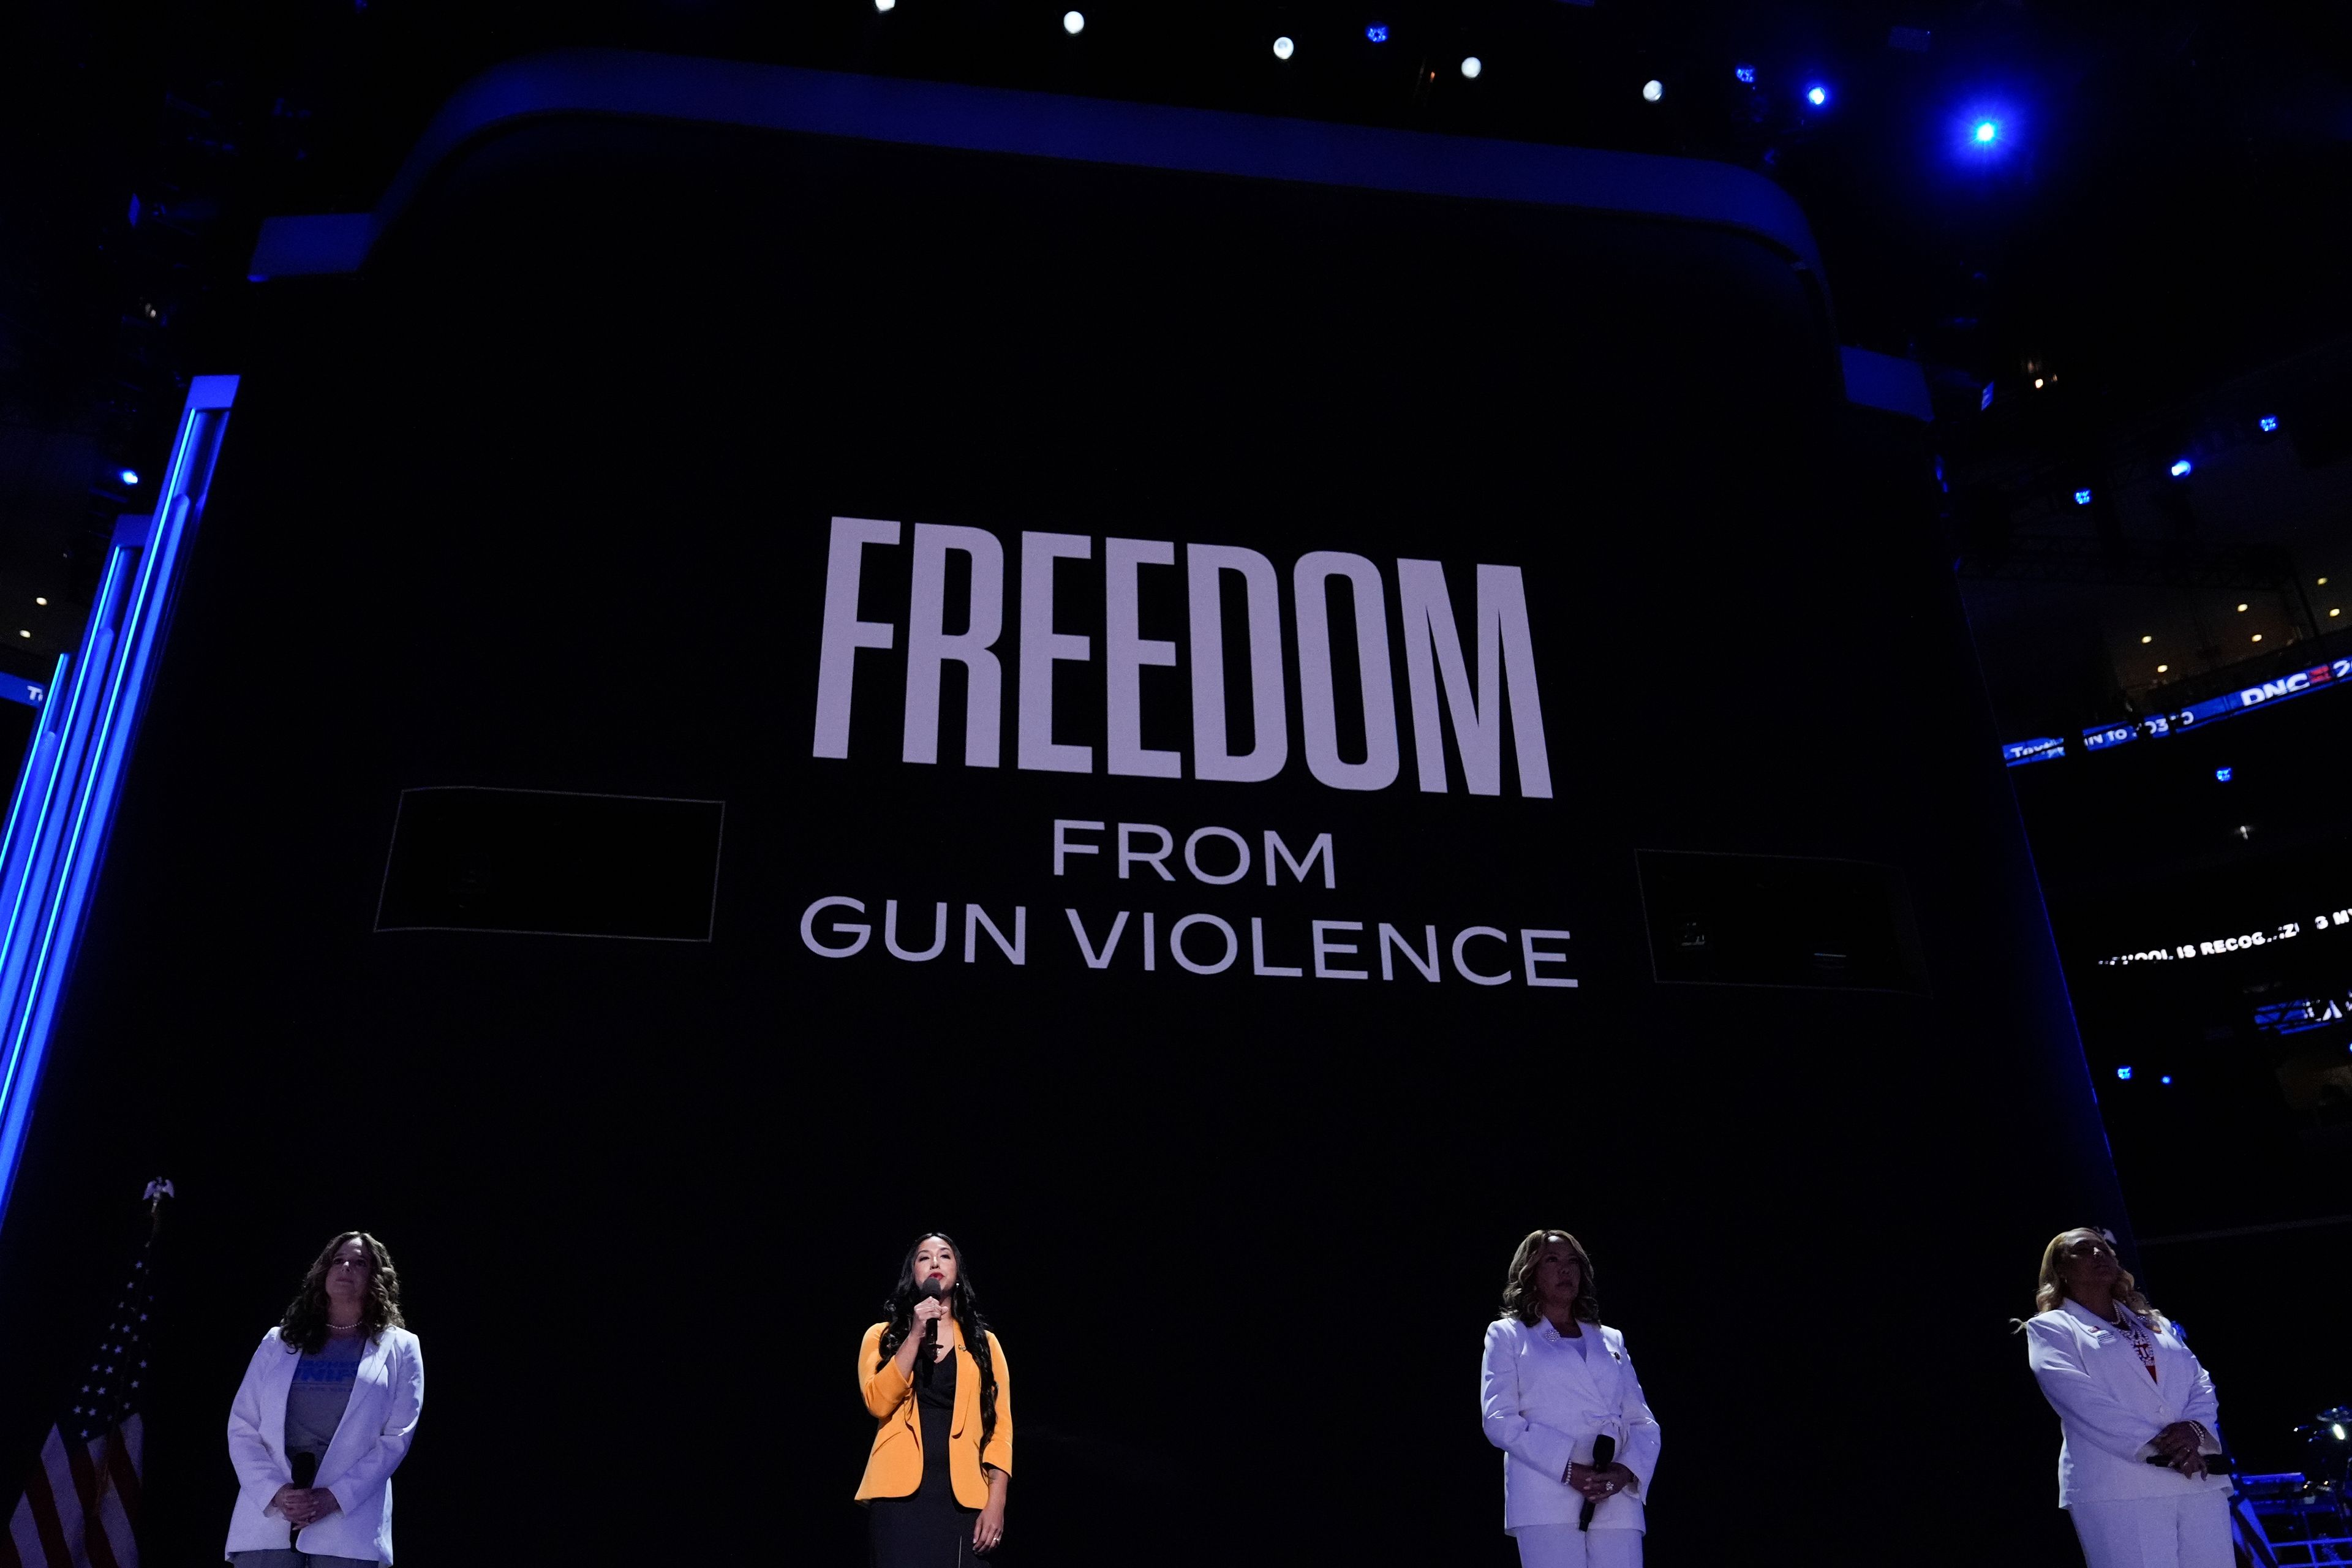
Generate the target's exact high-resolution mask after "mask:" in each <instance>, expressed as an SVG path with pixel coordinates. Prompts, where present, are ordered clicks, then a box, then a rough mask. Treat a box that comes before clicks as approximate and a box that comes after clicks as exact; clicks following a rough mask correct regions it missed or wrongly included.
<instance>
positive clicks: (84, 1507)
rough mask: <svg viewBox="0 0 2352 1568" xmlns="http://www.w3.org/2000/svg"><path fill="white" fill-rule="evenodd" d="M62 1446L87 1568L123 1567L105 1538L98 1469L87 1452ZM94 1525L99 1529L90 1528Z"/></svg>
mask: <svg viewBox="0 0 2352 1568" xmlns="http://www.w3.org/2000/svg"><path fill="white" fill-rule="evenodd" d="M62 1447H64V1448H65V1451H66V1468H67V1469H68V1471H69V1472H70V1473H71V1474H72V1476H73V1489H74V1496H75V1497H77V1498H79V1499H80V1500H81V1523H82V1528H81V1543H82V1550H83V1551H84V1552H89V1563H90V1568H122V1564H121V1563H117V1562H116V1561H115V1560H114V1543H113V1542H110V1541H109V1540H107V1538H106V1524H105V1503H104V1500H102V1499H101V1498H100V1496H99V1491H98V1489H99V1477H98V1469H97V1467H95V1466H94V1465H92V1464H91V1463H90V1462H89V1447H86V1446H85V1445H83V1444H80V1443H67V1444H64V1445H62ZM93 1524H95V1525H96V1526H97V1527H98V1528H96V1529H94V1530H93V1529H92V1528H90V1527H91V1526H92V1525H93Z"/></svg>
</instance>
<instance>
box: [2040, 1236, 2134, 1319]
mask: <svg viewBox="0 0 2352 1568" xmlns="http://www.w3.org/2000/svg"><path fill="white" fill-rule="evenodd" d="M2078 1241H2095V1242H2098V1243H2100V1244H2101V1245H2102V1246H2104V1247H2107V1248H2108V1249H2109V1250H2110V1251H2112V1250H2114V1247H2115V1245H2116V1244H2115V1240H2114V1238H2113V1237H2109V1236H2108V1235H2107V1233H2106V1232H2105V1231H2104V1230H2100V1229H2098V1228H2097V1227H2096V1226H2087V1225H2078V1226H2075V1227H2074V1229H2072V1230H2062V1231H2060V1232H2059V1233H2058V1234H2057V1235H2055V1236H2053V1237H2051V1238H2050V1245H2049V1246H2047V1247H2043V1248H2042V1279H2041V1282H2040V1283H2039V1284H2038V1285H2036V1286H2035V1288H2034V1291H2033V1310H2035V1311H2037V1312H2053V1311H2055V1310H2058V1307H2059V1305H2060V1303H2062V1302H2063V1301H2064V1300H2066V1280H2065V1277H2064V1275H2063V1274H2062V1273H2061V1272H2060V1270H2059V1265H2060V1264H2061V1263H2063V1261H2064V1260H2065V1257H2066V1251H2067V1249H2068V1248H2069V1247H2073V1246H2074V1244H2075V1243H2076V1242H2078ZM2116 1300H2118V1301H2121V1302H2122V1303H2123V1304H2124V1305H2125V1306H2126V1307H2129V1308H2130V1309H2131V1310H2133V1311H2135V1312H2137V1313H2138V1314H2139V1315H2140V1316H2141V1317H2143V1318H2145V1319H2147V1321H2148V1322H2149V1323H2150V1324H2151V1325H2153V1326H2155V1327H2157V1328H2162V1327H2163V1326H2164V1314H2163V1313H2162V1312H2159V1311H2158V1310H2156V1309H2155V1308H2154V1307H2152V1306H2150V1305H2149V1304H2148V1300H2147V1297H2146V1296H2143V1295H2142V1294H2140V1289H2139V1282H2138V1281H2137V1280H2136V1279H2133V1278H2132V1277H2131V1270H2130V1269H2128V1268H2124V1267H2123V1259H2122V1258H2117V1259H2116Z"/></svg>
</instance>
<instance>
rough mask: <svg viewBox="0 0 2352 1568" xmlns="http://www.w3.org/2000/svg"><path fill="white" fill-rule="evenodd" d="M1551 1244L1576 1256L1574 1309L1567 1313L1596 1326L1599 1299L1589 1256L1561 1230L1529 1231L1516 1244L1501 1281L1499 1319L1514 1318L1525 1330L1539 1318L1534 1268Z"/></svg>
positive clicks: (1541, 1313)
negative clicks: (1577, 1275) (1578, 1272)
mask: <svg viewBox="0 0 2352 1568" xmlns="http://www.w3.org/2000/svg"><path fill="white" fill-rule="evenodd" d="M1555 1241H1556V1242H1558V1243H1559V1244H1560V1245H1561V1246H1562V1247H1567V1248H1568V1249H1569V1250H1570V1252H1572V1253H1574V1254H1576V1261H1577V1264H1578V1266H1579V1268H1580V1269H1581V1271H1582V1273H1581V1278H1580V1284H1579V1285H1578V1287H1577V1291H1576V1305H1575V1307H1574V1308H1573V1309H1571V1310H1573V1311H1574V1312H1575V1314H1576V1316H1577V1317H1578V1318H1580V1319H1581V1320H1582V1321H1585V1322H1588V1323H1597V1322H1599V1321H1601V1297H1600V1296H1599V1294H1597V1293H1596V1292H1595V1291H1594V1289H1593V1287H1592V1258H1591V1254H1590V1253H1587V1252H1586V1251H1585V1250H1584V1244H1583V1243H1582V1242H1580V1241H1579V1240H1577V1239H1576V1237H1572V1236H1570V1235H1569V1234H1568V1232H1566V1231H1564V1230H1531V1231H1529V1232H1528V1238H1527V1239H1526V1240H1525V1241H1523V1242H1521V1243H1519V1249H1518V1250H1517V1252H1514V1253H1513V1254H1511V1271H1510V1273H1509V1275H1507V1277H1506V1278H1505V1279H1504V1281H1503V1316H1505V1317H1507V1318H1517V1320H1518V1321H1521V1322H1523V1323H1526V1324H1528V1326H1529V1327H1533V1326H1534V1324H1535V1321H1536V1320H1537V1319H1538V1318H1540V1317H1542V1316H1543V1301H1542V1300H1541V1298H1540V1297H1538V1295H1537V1293H1536V1265H1537V1264H1538V1263H1540V1262H1542V1261H1543V1254H1544V1248H1545V1247H1549V1246H1550V1245H1551V1244H1552V1243H1553V1242H1555Z"/></svg>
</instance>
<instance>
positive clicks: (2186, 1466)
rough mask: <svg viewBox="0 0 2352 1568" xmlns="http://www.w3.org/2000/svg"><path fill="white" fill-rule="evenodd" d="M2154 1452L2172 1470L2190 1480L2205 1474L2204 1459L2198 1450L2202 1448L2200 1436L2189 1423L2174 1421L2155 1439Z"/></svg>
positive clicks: (2202, 1443)
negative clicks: (2177, 1471)
mask: <svg viewBox="0 0 2352 1568" xmlns="http://www.w3.org/2000/svg"><path fill="white" fill-rule="evenodd" d="M2155 1443H2156V1450H2157V1452H2158V1453H2159V1454H2161V1455H2163V1456H2164V1460H2165V1462H2166V1463H2167V1464H2168V1465H2170V1466H2171V1467H2172V1468H2174V1469H2176V1470H2179V1472H2180V1473H2181V1474H2182V1475H2184V1476H2187V1477H2189V1479H2191V1480H2195V1479H2200V1478H2201V1477H2202V1476H2203V1475H2204V1474H2205V1458H2204V1456H2203V1455H2202V1454H2200V1453H2199V1452H2198V1450H2199V1449H2200V1448H2201V1447H2203V1446H2204V1442H2203V1437H2202V1435H2201V1434H2200V1433H2199V1432H2198V1430H2197V1426H2196V1424H2195V1423H2194V1422H2190V1421H2175V1422H2174V1423H2173V1424H2172V1425H2171V1426H2167V1427H2166V1428H2165V1429H2164V1430H2163V1431H2161V1432H2158V1434H2157V1435H2156V1437H2155Z"/></svg>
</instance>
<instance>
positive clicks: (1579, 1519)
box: [1576, 1432, 1617, 1530]
mask: <svg viewBox="0 0 2352 1568" xmlns="http://www.w3.org/2000/svg"><path fill="white" fill-rule="evenodd" d="M1615 1458H1617V1439H1616V1438H1614V1437H1612V1436H1609V1434H1608V1433H1606V1432H1603V1433H1602V1434H1601V1436H1598V1437H1595V1438H1594V1439H1592V1468H1594V1469H1595V1470H1605V1469H1607V1468H1609V1465H1610V1462H1611V1461H1612V1460H1613V1459H1615ZM1599 1506H1601V1500H1600V1499H1599V1498H1593V1497H1589V1498H1586V1499H1585V1500H1584V1506H1583V1507H1582V1508H1580V1509H1579V1510H1577V1512H1576V1528H1577V1529H1579V1530H1591V1528H1592V1510H1594V1509H1596V1508H1598V1507H1599Z"/></svg>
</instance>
